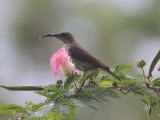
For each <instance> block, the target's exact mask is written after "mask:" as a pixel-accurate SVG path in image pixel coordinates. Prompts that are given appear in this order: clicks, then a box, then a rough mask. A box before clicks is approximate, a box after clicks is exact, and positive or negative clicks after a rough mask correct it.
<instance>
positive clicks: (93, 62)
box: [40, 32, 121, 81]
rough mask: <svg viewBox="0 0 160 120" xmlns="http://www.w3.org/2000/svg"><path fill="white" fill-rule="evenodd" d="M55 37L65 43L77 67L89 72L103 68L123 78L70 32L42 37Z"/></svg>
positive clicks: (114, 75)
mask: <svg viewBox="0 0 160 120" xmlns="http://www.w3.org/2000/svg"><path fill="white" fill-rule="evenodd" d="M45 37H55V38H57V39H59V40H61V41H62V42H63V43H64V48H65V49H66V51H67V52H68V55H69V57H70V59H71V61H72V63H73V64H74V65H75V67H76V69H78V70H80V71H83V72H87V71H91V70H93V69H98V68H100V69H102V70H103V71H105V72H107V73H108V74H110V75H112V76H113V77H114V78H116V79H117V80H119V81H121V78H120V77H118V76H117V75H116V74H114V73H113V72H112V71H111V70H110V68H109V67H108V66H106V65H105V64H104V63H103V62H102V61H101V60H100V59H99V58H98V57H96V56H95V55H93V54H91V53H90V52H89V51H88V50H86V49H85V48H84V47H82V46H81V45H80V44H79V43H78V42H77V40H76V39H75V37H74V36H73V35H72V33H70V32H61V33H57V34H50V33H49V34H45V35H43V36H41V37H40V38H45Z"/></svg>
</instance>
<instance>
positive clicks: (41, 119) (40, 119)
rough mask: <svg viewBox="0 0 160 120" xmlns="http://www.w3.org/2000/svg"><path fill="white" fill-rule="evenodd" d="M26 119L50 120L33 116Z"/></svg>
mask: <svg viewBox="0 0 160 120" xmlns="http://www.w3.org/2000/svg"><path fill="white" fill-rule="evenodd" d="M25 120H48V118H46V117H36V116H33V117H29V118H26V119H25Z"/></svg>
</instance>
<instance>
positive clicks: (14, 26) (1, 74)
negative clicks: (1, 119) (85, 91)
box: [0, 0, 160, 120]
mask: <svg viewBox="0 0 160 120" xmlns="http://www.w3.org/2000/svg"><path fill="white" fill-rule="evenodd" d="M159 6H160V1H159V0H81V1H78V0H0V84H4V85H48V84H51V83H53V82H54V81H55V80H56V79H55V78H54V77H53V76H52V73H51V70H50V66H49V58H50V56H51V55H52V53H54V52H55V51H56V50H57V49H58V48H60V47H62V45H63V44H62V43H61V42H60V41H58V40H56V39H43V40H38V37H39V36H41V35H43V34H45V33H59V32H62V31H70V32H72V33H73V34H74V35H75V36H76V38H77V40H78V41H79V42H80V43H81V44H82V45H83V46H84V47H86V48H87V49H88V50H89V51H90V52H92V53H94V54H96V56H98V57H99V58H100V59H102V60H103V61H104V63H106V64H107V65H109V66H110V67H114V66H116V65H117V64H122V63H128V64H131V65H133V66H136V60H137V59H140V58H143V59H145V60H146V61H147V66H146V68H145V72H146V73H147V72H148V68H149V65H150V63H151V61H152V59H153V57H154V56H155V54H156V53H157V51H158V50H159V48H160V7H159ZM138 72H139V70H138V69H136V68H135V69H134V70H132V71H127V74H129V75H133V76H134V75H136V73H138ZM153 75H154V76H158V72H157V71H156V70H155V71H154V74H153ZM42 100H44V98H42V97H40V96H38V95H36V94H35V93H34V92H11V91H6V90H4V89H1V88H0V103H1V104H3V103H15V104H20V105H25V101H33V102H40V101H42ZM94 106H95V107H96V108H97V110H93V109H91V108H89V107H85V106H84V107H81V108H79V110H78V114H77V117H76V119H78V120H87V119H92V120H117V119H118V120H147V119H148V116H147V113H146V112H145V111H144V106H143V104H142V102H141V101H140V98H138V97H135V96H134V95H132V94H129V95H122V96H121V99H116V100H110V101H107V102H106V103H105V104H99V103H95V104H94ZM150 119H151V120H159V119H160V109H157V110H156V111H154V112H153V114H152V115H151V117H150Z"/></svg>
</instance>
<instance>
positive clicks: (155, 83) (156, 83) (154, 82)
mask: <svg viewBox="0 0 160 120" xmlns="http://www.w3.org/2000/svg"><path fill="white" fill-rule="evenodd" d="M152 83H153V84H154V85H155V86H160V77H158V78H156V79H154V80H152Z"/></svg>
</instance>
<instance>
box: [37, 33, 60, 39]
mask: <svg viewBox="0 0 160 120" xmlns="http://www.w3.org/2000/svg"><path fill="white" fill-rule="evenodd" d="M45 37H57V34H50V33H49V34H45V35H43V36H40V37H39V39H42V38H45Z"/></svg>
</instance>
